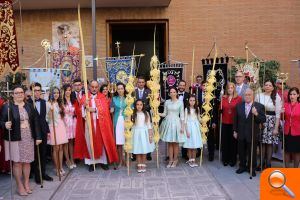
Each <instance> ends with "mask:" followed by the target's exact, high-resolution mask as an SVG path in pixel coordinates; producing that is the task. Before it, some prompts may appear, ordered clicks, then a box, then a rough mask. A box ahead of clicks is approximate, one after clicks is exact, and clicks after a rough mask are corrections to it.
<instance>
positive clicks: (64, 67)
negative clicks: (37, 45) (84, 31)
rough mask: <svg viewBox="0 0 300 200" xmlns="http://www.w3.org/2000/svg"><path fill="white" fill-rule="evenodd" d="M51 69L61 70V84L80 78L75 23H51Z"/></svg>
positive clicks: (76, 27) (76, 23)
mask: <svg viewBox="0 0 300 200" xmlns="http://www.w3.org/2000/svg"><path fill="white" fill-rule="evenodd" d="M52 49H53V67H54V68H56V69H60V70H61V78H62V82H63V83H71V82H72V81H73V80H74V79H75V78H78V77H80V67H79V57H80V53H79V50H80V45H79V26H78V22H77V21H67V22H52Z"/></svg>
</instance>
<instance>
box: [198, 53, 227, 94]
mask: <svg viewBox="0 0 300 200" xmlns="http://www.w3.org/2000/svg"><path fill="white" fill-rule="evenodd" d="M201 61H202V66H203V78H204V80H205V81H206V79H207V76H208V74H209V73H210V72H211V70H212V67H213V58H210V59H209V58H206V59H202V60H201ZM228 61H229V58H228V57H225V58H224V57H219V58H217V59H216V65H215V71H216V85H215V87H216V90H215V96H216V97H217V98H218V99H220V92H221V90H222V87H223V89H224V91H225V88H226V82H227V66H228Z"/></svg>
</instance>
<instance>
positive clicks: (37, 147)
mask: <svg viewBox="0 0 300 200" xmlns="http://www.w3.org/2000/svg"><path fill="white" fill-rule="evenodd" d="M31 87H32V103H33V109H36V105H35V97H34V87H35V83H33V84H32V85H31ZM36 151H37V157H38V163H39V176H40V181H41V188H43V187H44V185H43V176H42V168H41V156H40V147H39V145H36Z"/></svg>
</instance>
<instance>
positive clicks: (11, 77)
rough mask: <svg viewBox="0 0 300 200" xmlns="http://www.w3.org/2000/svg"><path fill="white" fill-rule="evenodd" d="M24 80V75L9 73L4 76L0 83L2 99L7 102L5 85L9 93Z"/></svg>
mask: <svg viewBox="0 0 300 200" xmlns="http://www.w3.org/2000/svg"><path fill="white" fill-rule="evenodd" d="M25 80H26V75H25V73H22V72H17V73H16V74H13V73H9V74H8V75H6V77H5V78H4V80H2V81H1V82H0V95H1V97H2V98H3V99H5V100H7V99H8V96H7V83H8V88H9V91H11V90H12V89H13V88H14V87H15V86H18V85H22V83H23V81H25ZM22 87H23V88H24V91H26V89H27V88H26V87H25V86H23V85H22Z"/></svg>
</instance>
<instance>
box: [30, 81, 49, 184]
mask: <svg viewBox="0 0 300 200" xmlns="http://www.w3.org/2000/svg"><path fill="white" fill-rule="evenodd" d="M32 87H33V85H32V86H31V87H30V89H31V91H32V89H34V100H35V110H36V112H37V115H38V119H39V124H40V127H41V136H42V143H41V144H40V145H39V147H38V148H39V151H40V159H41V171H42V178H43V180H45V181H53V178H52V177H50V176H48V175H47V174H46V157H47V156H46V155H47V137H48V134H49V133H50V130H49V126H48V123H47V122H46V101H45V100H44V99H41V92H42V86H41V84H40V83H34V88H32ZM27 101H28V102H29V103H31V104H33V100H32V99H31V98H30V99H28V100H27ZM34 148H35V159H34V160H35V161H34V163H33V164H32V168H33V172H34V174H35V182H36V183H37V184H40V183H41V179H40V173H39V163H38V156H37V146H34Z"/></svg>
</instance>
